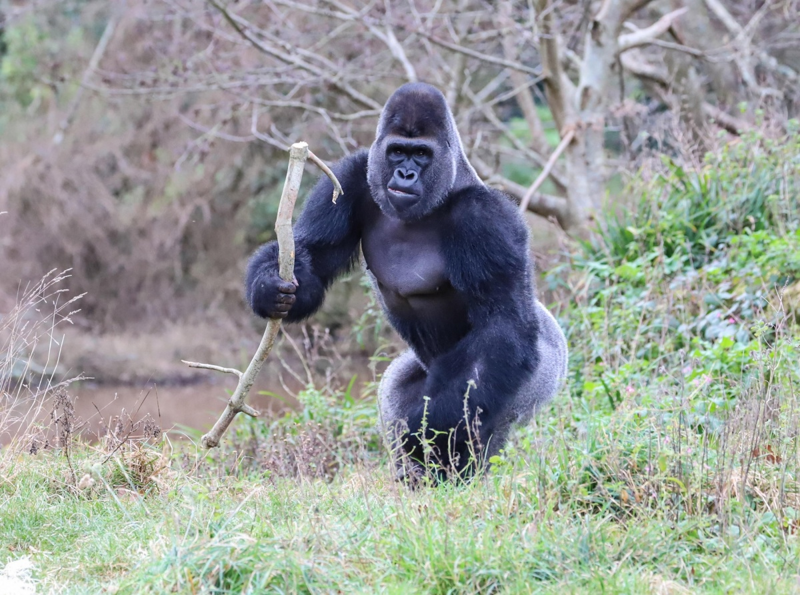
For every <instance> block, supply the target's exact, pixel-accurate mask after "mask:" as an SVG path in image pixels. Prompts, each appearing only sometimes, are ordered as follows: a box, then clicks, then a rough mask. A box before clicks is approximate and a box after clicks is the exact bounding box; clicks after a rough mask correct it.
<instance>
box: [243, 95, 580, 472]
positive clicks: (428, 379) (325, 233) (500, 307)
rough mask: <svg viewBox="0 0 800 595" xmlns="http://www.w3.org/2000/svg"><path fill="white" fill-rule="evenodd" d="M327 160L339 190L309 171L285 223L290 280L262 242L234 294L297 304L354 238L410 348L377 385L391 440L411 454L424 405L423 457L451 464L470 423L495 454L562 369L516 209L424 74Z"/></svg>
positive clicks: (271, 308) (321, 285)
mask: <svg viewBox="0 0 800 595" xmlns="http://www.w3.org/2000/svg"><path fill="white" fill-rule="evenodd" d="M426 156H427V157H426ZM334 171H335V172H336V175H337V177H338V178H339V180H340V181H341V184H342V187H343V189H344V195H343V196H341V197H340V198H339V200H338V204H336V205H333V204H332V202H331V193H332V186H331V183H330V181H329V180H328V179H327V178H322V179H321V180H320V182H319V183H318V184H317V186H316V187H315V188H314V190H313V191H312V193H311V196H310V197H309V199H308V201H307V202H306V206H305V208H304V210H303V213H302V215H301V216H300V218H299V220H298V222H297V224H296V225H295V238H296V240H295V241H296V246H297V264H296V265H295V276H296V279H297V286H296V288H295V286H293V285H291V284H286V283H284V282H282V281H280V279H279V277H278V265H277V246H276V244H275V243H274V242H273V243H270V244H266V245H264V246H262V247H261V248H260V249H259V250H258V251H256V253H255V254H254V256H253V258H252V259H251V261H250V264H249V266H248V270H247V281H246V286H247V298H248V301H249V302H250V304H251V306H252V308H253V310H254V311H255V312H256V313H257V314H259V315H260V316H276V317H286V319H287V320H288V321H290V322H291V321H296V320H301V319H303V318H305V317H307V316H309V315H310V314H312V313H313V312H314V311H315V310H316V309H317V308H318V307H319V306H320V304H321V303H322V300H323V297H324V294H325V291H326V289H327V288H328V286H329V285H330V284H331V282H332V281H333V279H334V278H335V277H336V276H337V275H339V274H341V273H342V272H344V271H346V270H348V269H349V268H350V267H352V265H353V263H354V261H355V259H356V255H357V248H358V245H359V242H361V245H362V249H363V252H364V258H365V261H366V264H367V270H368V272H369V274H370V276H371V278H372V281H373V285H374V287H375V290H376V292H377V295H378V297H379V299H380V301H381V303H382V305H383V307H384V310H385V312H386V314H387V316H388V318H389V320H390V322H391V324H392V326H393V327H394V328H395V329H396V330H397V332H398V333H399V334H400V335H401V336H402V337H403V339H405V341H406V342H407V343H408V344H409V346H410V347H411V350H412V352H413V353H407V354H404V356H403V357H402V358H399V359H398V360H397V362H396V363H397V364H398V366H394V364H393V366H394V368H393V367H390V369H389V370H388V371H387V374H386V375H385V377H384V381H383V383H382V385H381V396H380V398H381V410H382V415H383V418H384V422H385V423H386V424H387V430H388V431H389V432H390V434H391V432H392V429H391V428H389V427H388V426H390V425H391V424H393V423H395V422H404V423H405V424H407V427H406V428H404V430H405V431H400V433H399V434H397V433H395V434H393V436H394V441H395V444H401V445H402V446H401V448H402V449H403V450H404V451H405V453H407V454H408V455H410V456H411V458H412V459H415V460H417V461H420V460H421V459H422V458H423V454H422V449H421V442H420V438H421V428H422V426H423V416H424V417H425V422H424V423H425V425H426V427H427V428H428V433H427V438H428V439H430V440H432V441H433V444H434V445H435V447H436V448H435V451H436V455H435V457H434V458H437V457H438V462H439V463H441V464H442V465H443V467H444V468H446V469H453V468H455V469H457V470H461V469H464V468H465V465H467V463H468V460H469V454H470V453H469V441H468V438H469V436H470V432H474V433H473V434H472V437H473V438H475V441H474V442H475V443H480V444H481V445H483V447H488V449H489V452H496V450H498V449H499V448H500V447H501V446H502V444H503V442H504V441H505V437H506V433H507V430H508V428H509V426H510V425H511V424H512V423H513V422H514V421H519V420H524V419H526V418H527V417H529V416H530V414H531V413H532V411H533V409H534V408H535V406H536V405H537V404H540V403H542V402H544V401H546V400H547V399H549V398H550V397H552V396H553V395H552V393H554V392H555V389H556V388H557V386H558V382H560V379H561V378H562V377H563V373H564V362H565V357H566V346H565V343H563V335H562V334H561V331H560V329H558V327H557V325H555V322H554V321H553V320H552V317H550V316H549V315H548V314H546V313H544V314H543V312H544V311H543V309H542V308H541V306H540V305H538V302H536V299H535V295H534V291H533V280H532V269H531V262H530V259H529V256H528V232H527V227H526V225H525V223H524V220H523V219H522V217H521V216H520V215H519V214H518V212H517V209H516V208H515V207H514V205H513V204H512V203H511V202H510V201H509V200H508V198H506V197H505V196H504V195H502V194H500V193H499V192H497V191H495V190H492V189H489V188H487V187H486V186H485V185H484V184H483V183H482V182H481V181H480V179H479V178H478V177H477V175H475V172H474V170H473V169H472V168H471V166H470V165H469V163H468V162H467V160H466V157H465V156H464V152H463V148H462V145H461V140H460V138H459V136H458V132H457V131H456V129H455V125H454V120H453V117H452V114H451V113H450V110H449V108H448V107H447V104H446V103H445V100H444V97H443V96H442V94H441V93H440V92H439V91H438V90H436V89H435V88H433V87H431V86H429V85H424V84H420V83H416V84H409V85H404V86H403V87H401V88H400V89H398V90H397V91H396V92H395V93H394V94H393V95H392V97H391V98H390V99H389V101H388V102H387V104H386V106H385V107H384V110H383V113H382V115H381V120H380V123H379V125H378V131H377V135H376V140H375V143H374V144H373V145H372V147H371V149H370V151H369V154H367V153H365V152H360V153H357V154H355V155H352V156H350V157H348V158H346V159H344V160H343V161H342V162H340V163H339V164H338V165H337V166H336V167H335V168H334ZM398 184H399V185H398ZM543 324H544V325H545V327H546V328H544V333H543V332H542V329H543V326H542V325H543ZM543 359H544V360H546V361H544V362H543ZM401 360H402V361H401ZM539 379H542V380H541V382H539ZM470 381H471V382H473V383H474V386H472V388H470V389H469V398H468V401H467V414H466V415H465V404H464V403H465V397H464V395H465V393H466V392H467V388H468V383H470ZM537 384H541V386H542V388H541V389H539V390H537V388H536V385H537ZM554 387H556V388H554ZM423 397H429V399H428V400H426V399H424V398H423ZM465 417H466V418H468V419H469V420H470V422H472V423H473V424H474V425H473V426H471V427H470V428H467V424H466V421H465ZM475 422H477V423H475ZM434 430H437V431H441V432H444V433H437V432H434Z"/></svg>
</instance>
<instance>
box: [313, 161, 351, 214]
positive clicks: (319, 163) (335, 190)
mask: <svg viewBox="0 0 800 595" xmlns="http://www.w3.org/2000/svg"><path fill="white" fill-rule="evenodd" d="M308 158H309V159H311V161H313V162H314V164H315V165H316V166H317V167H318V168H320V169H321V170H322V171H323V172H324V173H325V175H326V176H328V177H329V178H330V179H331V182H333V199H332V200H333V204H336V199H337V198H339V195H341V194H344V190H342V187H341V185H340V184H339V180H337V179H336V176H335V175H334V173H333V172H332V171H331V169H330V168H329V167H328V166H327V165H325V162H324V161H322V159H320V158H319V157H317V156H316V155H315V154H314V153H312V152H311V149H309V150H308Z"/></svg>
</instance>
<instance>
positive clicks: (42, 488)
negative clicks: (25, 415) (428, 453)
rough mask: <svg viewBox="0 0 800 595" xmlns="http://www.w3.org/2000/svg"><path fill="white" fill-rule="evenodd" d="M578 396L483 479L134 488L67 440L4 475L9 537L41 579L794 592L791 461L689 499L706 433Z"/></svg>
mask: <svg viewBox="0 0 800 595" xmlns="http://www.w3.org/2000/svg"><path fill="white" fill-rule="evenodd" d="M571 409H572V408H571V406H570V404H569V402H568V401H562V403H561V404H560V405H559V406H557V407H556V408H555V410H554V411H553V412H550V413H547V414H545V415H544V417H546V418H547V419H548V420H549V423H547V424H546V425H539V426H537V427H534V428H530V429H528V430H526V431H525V432H523V433H522V435H520V436H518V437H517V440H516V441H515V445H514V446H513V447H512V448H511V449H509V451H510V452H509V453H507V454H506V455H505V457H504V459H503V462H502V463H501V464H500V465H498V466H497V467H496V468H495V470H494V471H493V473H491V474H490V475H489V476H488V477H486V478H484V479H483V480H480V481H474V482H472V483H470V484H467V485H445V486H442V487H439V488H423V489H418V490H416V491H411V490H409V489H407V488H405V487H404V486H402V485H399V484H397V483H395V482H394V481H392V475H391V473H390V472H389V470H388V468H387V467H386V465H381V464H379V465H377V466H369V467H367V466H362V465H352V466H349V467H347V468H345V469H344V470H343V471H342V472H340V473H339V474H338V475H337V476H336V477H335V478H334V479H333V481H330V482H327V481H325V480H323V479H303V478H296V477H295V478H279V477H271V478H270V477H265V476H264V474H261V476H260V477H259V476H258V475H257V474H252V473H240V474H233V475H230V476H227V477H223V478H218V477H217V478H215V477H213V476H212V475H209V474H206V473H202V472H193V473H189V472H186V471H181V470H179V469H178V467H179V466H178V465H177V458H176V461H175V463H174V464H173V469H171V470H167V471H163V472H162V473H161V474H159V475H161V476H162V477H160V479H159V480H158V481H151V482H149V483H148V484H147V485H146V486H145V487H142V488H141V489H140V492H141V494H142V495H136V492H133V491H131V490H129V489H124V488H122V487H121V486H122V485H125V484H127V483H128V482H127V481H125V480H122V481H119V479H120V478H119V477H117V480H118V481H119V484H118V485H113V484H112V483H111V481H112V480H113V477H114V472H115V465H114V463H113V462H111V464H108V465H107V466H106V467H99V465H98V457H99V453H97V452H96V451H93V450H92V449H89V448H88V447H82V448H78V449H76V450H75V452H74V454H73V466H74V467H75V468H76V469H77V470H78V474H79V475H81V474H82V473H84V471H88V473H89V474H94V476H95V477H97V478H98V480H97V482H96V483H95V485H94V486H92V487H90V488H88V489H85V490H74V489H71V488H70V487H69V481H68V480H67V478H68V477H69V468H68V466H67V463H66V460H65V458H64V457H63V456H60V455H59V453H58V452H56V451H51V452H46V453H44V454H41V453H40V454H38V455H36V456H31V455H19V456H17V457H15V458H14V460H13V461H12V460H8V461H6V465H5V466H4V467H3V469H2V475H0V511H2V512H0V536H2V537H0V551H2V552H3V558H5V559H7V560H9V559H16V558H18V557H20V556H23V555H27V556H29V557H30V558H31V560H32V561H33V562H34V564H35V565H36V572H35V576H36V578H38V579H39V580H40V581H41V583H42V584H41V587H42V588H43V592H46V590H47V589H50V588H54V589H57V591H58V592H64V593H97V592H103V591H102V590H106V591H110V592H118V593H162V592H179V593H223V592H240V591H241V592H249V593H259V592H283V593H298V592H300V593H329V592H342V593H377V592H381V593H478V592H480V593H484V592H498V593H530V592H541V593H564V592H574V593H582V592H587V591H589V590H594V589H598V590H599V592H606V593H644V592H653V593H680V592H684V591H683V590H682V589H684V588H685V589H688V590H689V591H688V592H704V593H740V592H752V593H784V592H785V593H791V592H796V588H797V581H798V574H799V573H800V568H799V567H798V544H797V538H796V535H795V529H796V522H795V519H794V518H789V516H786V515H782V516H781V517H778V516H777V515H776V514H773V513H772V512H770V510H769V508H770V506H769V505H770V504H771V505H775V504H776V503H777V500H779V499H780V498H779V497H778V496H777V495H776V496H775V498H776V501H775V502H771V501H769V498H770V496H769V495H768V492H769V490H770V481H771V480H772V479H776V478H777V477H778V476H779V475H780V473H781V468H782V467H783V465H781V464H775V463H773V462H770V461H768V460H767V458H768V457H756V459H755V460H754V461H753V462H752V468H751V471H750V473H751V479H750V480H748V481H747V482H746V483H747V485H748V488H749V496H748V497H745V498H743V500H742V502H739V501H738V499H737V498H736V496H735V494H731V495H730V501H729V502H728V503H727V504H726V505H724V506H722V508H723V509H724V511H723V510H720V511H713V510H712V508H713V507H709V506H708V503H707V502H705V501H702V500H701V501H694V500H695V499H696V498H698V497H700V496H704V497H705V496H708V495H709V494H710V493H711V491H710V490H708V491H707V490H706V489H705V488H704V487H703V484H702V481H703V476H704V471H703V470H702V469H694V470H688V467H691V465H693V464H695V463H697V462H698V461H700V460H702V457H703V456H706V460H708V458H707V455H702V454H695V455H693V454H685V453H686V450H687V449H689V450H690V451H691V448H692V445H696V444H697V440H696V439H695V438H693V437H692V436H691V435H684V436H683V440H684V441H685V443H684V445H683V449H684V454H683V455H682V456H678V454H677V452H676V449H675V447H674V444H673V445H670V444H666V443H664V438H665V437H667V436H669V435H673V436H677V434H671V432H670V430H675V429H676V428H669V427H667V426H665V427H663V428H661V429H659V428H658V424H654V423H653V421H652V419H648V418H643V417H642V416H640V415H639V413H638V412H637V411H635V410H631V409H628V408H626V407H620V408H617V409H616V410H615V411H614V413H612V414H611V415H603V416H602V421H599V422H598V423H596V424H595V423H585V424H582V427H580V428H576V427H575V426H574V424H572V423H571V422H570V421H569V420H570V419H571V418H574V417H575V413H576V412H575V411H572V410H571ZM664 430H667V431H666V432H664ZM651 440H653V441H654V442H655V443H654V444H648V442H650V441H651ZM637 446H638V447H639V448H640V449H644V448H649V449H650V455H651V458H652V462H653V463H654V465H653V468H652V469H649V470H648V469H645V467H646V466H647V454H646V453H642V452H641V451H640V452H639V453H638V454H636V453H635V452H633V451H631V448H632V447H633V448H634V449H635V448H636V447H637ZM140 448H144V449H145V451H146V452H149V451H148V447H140ZM700 453H702V449H701V450H700ZM157 454H158V453H157V451H156V452H155V453H154V455H153V457H155V456H157ZM637 460H639V461H640V462H641V463H643V464H642V465H637ZM659 461H663V463H662V464H661V468H663V471H662V470H661V468H659ZM675 463H680V464H682V465H684V466H687V469H684V472H683V476H682V480H680V479H678V478H677V477H674V475H675V471H676V469H675V467H674V464H675ZM124 464H125V463H124V460H123V465H124ZM793 464H794V463H793ZM203 467H204V468H206V470H207V471H209V470H213V469H214V468H215V467H214V465H213V464H212V463H209V462H206V463H205V465H204V466H203ZM734 467H737V466H736V465H735V466H734ZM117 468H120V467H119V466H117ZM123 468H124V467H123ZM623 470H624V472H622V471H623ZM613 472H621V473H619V474H618V475H613V474H612V473H613ZM129 475H130V473H129V472H126V473H123V474H121V477H127V476H129ZM711 475H713V473H712V474H711ZM100 478H104V479H102V480H101V479H100ZM726 481H728V480H723V483H725V482H726ZM105 482H109V483H108V484H106V483H105ZM695 482H697V485H695ZM735 482H736V478H731V480H730V483H731V484H733V483H735ZM729 487H731V489H734V490H735V487H734V486H733V485H730V486H729ZM759 491H760V492H761V494H762V495H764V496H765V500H764V503H761V502H758V503H753V502H748V498H751V499H753V498H756V499H758V496H756V494H757V493H758V492H759ZM788 497H789V499H792V498H796V494H794V495H791V494H790V495H789V496H788ZM776 510H777V509H776Z"/></svg>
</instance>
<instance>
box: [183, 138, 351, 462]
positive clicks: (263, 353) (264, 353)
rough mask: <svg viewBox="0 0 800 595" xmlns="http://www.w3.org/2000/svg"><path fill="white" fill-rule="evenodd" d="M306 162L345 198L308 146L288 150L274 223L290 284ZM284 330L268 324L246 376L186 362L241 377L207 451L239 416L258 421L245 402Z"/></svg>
mask: <svg viewBox="0 0 800 595" xmlns="http://www.w3.org/2000/svg"><path fill="white" fill-rule="evenodd" d="M306 159H311V160H312V161H313V162H314V163H315V164H316V165H317V166H319V167H320V169H322V171H323V172H324V173H325V174H326V175H327V176H328V177H329V178H330V179H331V181H332V182H333V188H334V190H333V202H334V203H336V197H337V196H339V195H340V194H343V192H342V187H341V185H339V180H337V179H336V176H335V175H334V174H333V172H332V171H331V170H330V169H329V168H328V167H327V166H326V165H325V164H324V163H323V162H322V161H321V160H320V159H319V158H318V157H317V156H316V155H314V154H313V153H312V152H311V151H309V150H308V145H307V144H306V143H303V142H299V143H295V144H293V145H292V146H291V148H290V149H289V169H288V171H287V172H286V181H285V182H284V185H283V193H282V194H281V202H280V204H279V206H278V216H277V218H276V220H275V232H276V234H277V236H278V264H279V268H280V273H279V274H280V276H281V279H283V280H284V281H289V282H291V281H292V280H293V279H294V255H295V253H294V236H293V234H292V213H293V212H294V205H295V202H296V201H297V193H298V192H299V190H300V181H301V180H302V179H303V166H304V165H305V162H306ZM280 328H281V320H280V319H270V320H269V321H268V322H267V328H266V330H265V331H264V335H263V336H262V337H261V343H260V344H259V346H258V349H257V350H256V353H255V355H254V356H253V359H252V360H250V364H249V365H248V366H247V369H246V370H245V371H244V372H240V371H239V370H235V369H233V368H223V367H221V366H215V365H212V364H201V363H197V362H189V361H186V360H183V363H185V364H187V365H188V366H189V367H190V368H203V369H206V370H216V371H217V372H225V373H227V374H234V375H236V376H238V377H239V383H238V384H237V386H236V390H235V391H234V393H233V396H232V397H231V398H230V400H228V403H227V405H225V410H224V411H223V412H222V415H221V416H220V418H219V419H218V420H217V423H215V424H214V427H213V428H211V431H210V432H209V433H208V434H206V435H205V436H203V438H202V443H203V446H205V447H206V448H214V447H215V446H219V441H220V439H221V438H222V435H223V434H224V433H225V431H226V430H227V429H228V426H230V425H231V422H232V421H233V420H234V418H235V417H236V414H237V413H239V412H241V413H246V414H247V415H250V416H251V417H258V415H259V412H258V411H256V410H255V409H253V408H252V407H250V406H249V405H247V404H246V403H245V402H244V401H245V399H246V398H247V395H248V394H249V393H250V389H251V388H252V387H253V383H254V382H255V380H256V377H257V376H258V373H259V371H261V366H262V365H263V364H264V360H266V359H267V357H268V356H269V354H270V352H271V351H272V347H273V345H274V344H275V338H276V337H277V336H278V331H279V330H280Z"/></svg>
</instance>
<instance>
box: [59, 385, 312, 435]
mask: <svg viewBox="0 0 800 595" xmlns="http://www.w3.org/2000/svg"><path fill="white" fill-rule="evenodd" d="M235 387H236V384H235V382H228V383H223V382H219V383H213V384H212V383H203V384H192V385H187V386H170V385H163V386H159V385H157V384H149V385H146V386H142V387H132V386H108V385H102V384H101V385H92V384H89V385H85V386H79V387H76V388H74V389H72V390H70V394H71V395H74V396H75V414H76V416H77V417H78V418H80V419H81V420H82V421H83V422H85V424H86V425H85V426H84V429H83V431H84V432H85V433H87V434H89V435H90V436H92V437H95V436H97V435H98V433H100V432H102V431H104V428H105V427H106V426H107V425H108V424H109V420H110V419H112V418H113V417H114V416H117V415H119V416H122V417H123V419H125V418H127V415H130V416H131V418H132V419H133V420H134V421H137V420H140V419H142V418H143V417H145V416H146V415H148V414H149V415H150V416H151V417H152V418H153V419H154V420H155V421H156V423H158V425H159V426H160V427H161V429H163V430H165V431H170V434H171V435H172V436H180V435H182V434H183V430H184V429H187V428H189V429H194V430H200V431H206V430H208V429H209V428H210V427H211V426H212V425H213V424H214V422H215V421H216V420H217V418H218V417H219V415H220V414H221V413H222V410H223V409H224V408H225V402H226V401H227V399H228V398H229V395H230V393H231V391H233V389H234V388H235ZM263 391H268V392H273V393H275V394H277V395H279V396H280V399H278V398H274V397H270V396H267V395H264V394H259V393H260V392H263ZM247 402H248V403H249V404H250V405H252V406H253V407H255V408H256V409H258V410H259V411H261V412H262V413H264V414H269V413H270V412H272V413H276V412H279V411H281V410H283V409H285V408H286V407H288V406H293V405H296V401H295V400H294V399H292V398H291V397H288V396H286V395H285V391H284V389H283V388H278V389H277V390H276V389H275V387H267V386H260V385H256V386H254V387H253V389H252V390H251V391H250V396H249V397H248V398H247Z"/></svg>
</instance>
